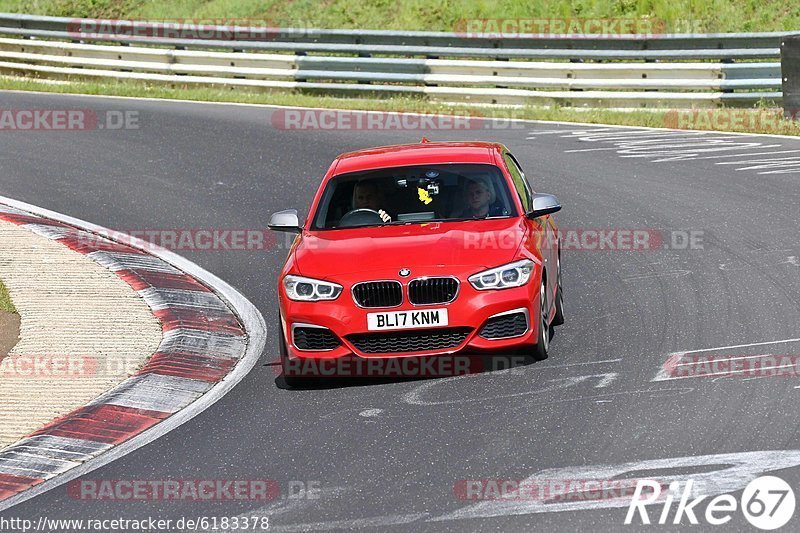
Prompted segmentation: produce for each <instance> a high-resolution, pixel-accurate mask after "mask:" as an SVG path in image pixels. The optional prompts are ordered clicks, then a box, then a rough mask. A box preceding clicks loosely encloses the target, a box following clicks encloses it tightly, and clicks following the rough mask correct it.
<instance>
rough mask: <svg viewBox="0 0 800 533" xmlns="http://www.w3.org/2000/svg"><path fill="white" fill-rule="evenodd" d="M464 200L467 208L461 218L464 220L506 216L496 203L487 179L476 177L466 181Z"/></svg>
mask: <svg viewBox="0 0 800 533" xmlns="http://www.w3.org/2000/svg"><path fill="white" fill-rule="evenodd" d="M464 200H465V202H466V205H467V207H466V208H465V209H464V211H463V212H462V214H461V216H462V217H465V218H467V217H474V218H485V217H497V216H503V215H507V214H508V212H507V211H506V210H505V209H504V208H503V206H502V205H500V204H498V203H497V193H496V192H495V190H494V187H492V184H491V182H490V181H489V179H488V178H484V177H476V178H470V179H469V180H467V184H466V187H465V188H464Z"/></svg>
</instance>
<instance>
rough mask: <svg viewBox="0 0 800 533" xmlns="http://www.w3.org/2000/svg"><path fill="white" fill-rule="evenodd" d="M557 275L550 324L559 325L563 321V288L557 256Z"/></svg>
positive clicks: (559, 259) (559, 261)
mask: <svg viewBox="0 0 800 533" xmlns="http://www.w3.org/2000/svg"><path fill="white" fill-rule="evenodd" d="M556 272H558V274H557V275H558V277H557V279H556V312H555V314H554V315H553V322H552V324H551V325H552V326H560V325H562V324H563V323H564V290H563V289H562V286H561V258H560V257H559V258H558V267H557V269H556Z"/></svg>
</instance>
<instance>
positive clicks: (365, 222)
mask: <svg viewBox="0 0 800 533" xmlns="http://www.w3.org/2000/svg"><path fill="white" fill-rule="evenodd" d="M382 223H383V219H382V218H381V216H380V215H379V214H378V212H377V211H374V210H372V209H353V210H352V211H349V212H347V213H345V215H344V216H343V217H342V218H341V220H339V227H340V228H352V227H356V226H372V225H374V224H382Z"/></svg>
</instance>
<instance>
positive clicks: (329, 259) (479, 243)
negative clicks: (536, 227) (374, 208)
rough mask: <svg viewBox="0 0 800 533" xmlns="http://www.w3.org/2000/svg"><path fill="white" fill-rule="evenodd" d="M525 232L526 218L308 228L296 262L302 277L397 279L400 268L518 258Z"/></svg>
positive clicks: (468, 264)
mask: <svg viewBox="0 0 800 533" xmlns="http://www.w3.org/2000/svg"><path fill="white" fill-rule="evenodd" d="M525 231H526V228H525V224H524V222H523V219H521V218H516V217H514V218H503V219H490V220H474V221H473V220H470V221H462V222H432V223H427V224H419V223H415V224H408V225H398V226H381V227H366V228H353V229H341V230H327V231H314V232H304V233H303V235H302V237H301V239H300V240H299V242H298V243H297V245H296V247H295V249H294V254H295V264H296V266H297V268H298V269H299V270H300V274H301V275H303V276H309V277H314V278H321V279H329V278H337V277H340V276H342V275H346V274H356V273H361V272H370V273H372V274H373V275H392V277H393V278H394V277H395V276H396V275H397V272H398V271H399V270H400V269H401V268H409V269H412V270H414V269H417V270H416V271H415V274H416V273H419V271H420V269H423V270H425V271H426V272H428V273H433V272H436V271H439V270H440V269H451V270H452V269H453V267H458V266H462V267H469V268H480V267H485V268H491V267H494V266H498V265H502V264H504V263H507V262H510V261H512V260H513V259H514V258H515V256H516V253H517V250H518V249H519V247H520V245H521V244H522V242H523V240H524V238H525ZM384 273H385V274H384Z"/></svg>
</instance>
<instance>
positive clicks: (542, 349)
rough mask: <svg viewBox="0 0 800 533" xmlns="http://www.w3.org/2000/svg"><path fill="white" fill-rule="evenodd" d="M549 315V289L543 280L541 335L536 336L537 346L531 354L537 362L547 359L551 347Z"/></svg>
mask: <svg viewBox="0 0 800 533" xmlns="http://www.w3.org/2000/svg"><path fill="white" fill-rule="evenodd" d="M547 313H548V309H547V287H546V283H545V279H544V278H542V283H541V285H540V286H539V334H538V335H537V336H536V346H534V347H533V352H532V353H531V356H532V357H533V358H534V359H535V360H536V361H543V360H545V359H547V350H548V348H549V347H550V322H549V320H548V315H547Z"/></svg>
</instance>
